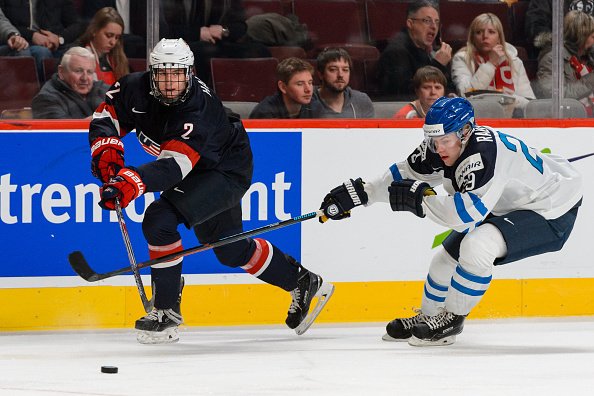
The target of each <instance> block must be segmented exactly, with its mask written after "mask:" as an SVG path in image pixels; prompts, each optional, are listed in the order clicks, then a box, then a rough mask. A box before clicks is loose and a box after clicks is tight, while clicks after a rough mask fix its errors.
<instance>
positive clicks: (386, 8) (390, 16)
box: [365, 0, 408, 51]
mask: <svg viewBox="0 0 594 396" xmlns="http://www.w3.org/2000/svg"><path fill="white" fill-rule="evenodd" d="M407 8H408V2H404V1H399V0H398V1H397V0H367V1H366V2H365V17H366V21H367V33H368V35H369V40H370V41H371V42H372V43H373V44H374V45H375V46H376V47H377V48H378V49H379V50H380V51H381V50H383V49H384V48H385V47H386V45H387V44H388V41H389V40H390V39H391V38H392V37H394V35H396V33H398V32H399V31H401V30H402V29H403V28H404V27H405V26H406V10H407Z"/></svg>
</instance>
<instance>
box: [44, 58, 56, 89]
mask: <svg viewBox="0 0 594 396" xmlns="http://www.w3.org/2000/svg"><path fill="white" fill-rule="evenodd" d="M57 71H58V59H56V58H44V59H43V78H44V81H43V82H45V81H48V80H51V78H52V76H53V75H54V73H55V72H57ZM43 82H42V85H43Z"/></svg>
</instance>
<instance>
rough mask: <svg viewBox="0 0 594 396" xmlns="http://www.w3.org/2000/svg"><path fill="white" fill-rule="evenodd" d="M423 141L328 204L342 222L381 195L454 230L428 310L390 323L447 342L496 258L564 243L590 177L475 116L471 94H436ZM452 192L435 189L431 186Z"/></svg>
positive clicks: (431, 281)
mask: <svg viewBox="0 0 594 396" xmlns="http://www.w3.org/2000/svg"><path fill="white" fill-rule="evenodd" d="M423 131H424V133H425V139H424V141H423V142H422V143H421V144H420V145H419V146H418V147H417V149H416V150H415V151H414V152H413V153H412V154H410V155H409V156H408V158H407V159H406V160H405V161H402V162H398V163H395V164H394V165H392V166H391V167H390V168H389V169H388V170H387V171H386V172H385V173H383V174H381V175H380V176H378V177H377V178H375V179H373V180H366V181H363V180H361V178H359V179H356V180H353V179H351V180H349V181H347V182H346V183H344V184H343V185H340V186H338V187H336V188H334V189H333V190H332V191H331V192H330V193H329V194H328V195H326V197H325V198H324V200H323V202H322V206H321V208H322V209H323V210H324V212H325V213H326V215H327V217H329V218H331V219H334V220H340V219H344V218H347V217H349V216H350V211H351V209H353V208H354V207H355V206H359V205H366V206H367V205H371V204H373V203H376V202H385V203H388V204H390V207H391V208H392V210H394V211H410V212H412V213H414V214H415V215H417V216H419V217H425V216H427V217H428V218H430V219H431V220H433V221H434V222H436V223H438V224H440V225H443V226H445V227H449V228H451V229H452V230H453V231H452V232H451V233H450V234H449V236H448V237H447V238H446V239H445V240H444V242H443V243H442V246H441V247H439V250H438V252H437V253H436V254H435V256H434V257H433V259H432V261H431V263H430V265H429V274H428V275H427V279H426V281H425V287H424V291H423V297H422V303H421V309H420V311H418V312H417V315H415V316H413V317H410V318H397V319H394V320H393V321H391V322H390V323H389V324H388V325H387V326H386V331H387V334H385V335H384V336H383V339H384V340H386V341H408V343H409V344H410V345H414V346H426V345H448V344H452V343H453V342H455V340H456V335H457V334H460V333H461V332H462V329H463V326H464V320H465V318H466V316H467V315H468V314H469V313H470V311H471V310H472V308H473V307H474V306H476V305H477V304H478V302H479V301H480V299H481V298H482V296H483V295H484V294H485V292H486V290H487V289H488V288H489V284H490V283H491V278H492V271H493V266H494V265H501V264H507V263H510V262H513V261H517V260H520V259H523V258H526V257H530V256H535V255H538V254H542V253H546V252H552V251H557V250H560V249H561V248H562V247H563V245H564V244H565V241H566V240H567V238H568V237H569V234H570V233H571V230H572V229H573V225H574V222H575V220H576V216H577V212H578V208H579V206H580V204H581V200H582V179H581V176H580V174H579V173H578V172H577V171H576V170H575V169H574V168H573V167H572V166H571V164H570V163H569V162H568V161H567V160H565V159H563V158H560V157H558V156H555V155H545V154H540V153H538V152H537V151H535V150H534V149H532V148H530V147H528V146H527V145H526V143H524V142H523V141H521V140H520V139H517V138H515V137H513V136H511V135H507V134H505V133H502V132H499V131H496V130H494V129H492V128H489V127H486V126H478V125H476V124H475V121H474V110H473V108H472V105H471V104H470V102H468V100H466V99H464V98H445V97H442V98H440V99H438V100H437V101H436V102H435V103H434V104H433V105H432V106H431V108H430V109H429V111H428V112H427V115H426V117H425V124H424V126H423ZM437 185H441V186H442V187H443V188H444V190H445V191H446V192H447V195H445V194H439V195H437V194H436V193H435V191H434V190H433V187H435V186H437Z"/></svg>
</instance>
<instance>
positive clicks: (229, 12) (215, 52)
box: [160, 0, 270, 83]
mask: <svg viewBox="0 0 594 396" xmlns="http://www.w3.org/2000/svg"><path fill="white" fill-rule="evenodd" d="M180 3H181V4H183V6H180ZM161 7H162V12H161V14H162V23H161V26H160V32H161V36H162V37H164V38H180V37H181V38H183V39H184V40H185V41H186V42H187V43H188V44H189V45H190V48H191V49H192V52H193V53H194V59H195V64H196V75H197V76H198V78H200V79H201V80H202V81H204V82H206V83H209V81H210V59H211V58H262V57H264V58H266V57H269V56H270V51H268V48H266V46H265V45H263V44H261V43H255V42H251V41H249V40H248V39H247V36H246V32H247V25H246V22H245V19H246V18H245V10H244V8H243V5H242V4H241V0H226V1H212V0H191V1H182V2H180V1H177V0H161Z"/></svg>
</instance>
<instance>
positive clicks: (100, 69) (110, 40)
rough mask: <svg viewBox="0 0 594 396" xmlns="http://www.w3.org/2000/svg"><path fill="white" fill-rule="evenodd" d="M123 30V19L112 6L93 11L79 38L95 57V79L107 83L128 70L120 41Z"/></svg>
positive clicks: (82, 44) (123, 74) (115, 79)
mask: <svg viewBox="0 0 594 396" xmlns="http://www.w3.org/2000/svg"><path fill="white" fill-rule="evenodd" d="M123 32H124V20H123V19H122V17H121V16H120V14H119V13H118V12H117V11H116V9H115V8H113V7H104V8H102V9H100V10H99V11H97V12H96V13H95V16H94V17H93V19H91V22H90V23H89V26H88V27H87V30H86V31H85V32H84V33H83V35H82V36H81V37H80V39H79V42H80V44H81V46H83V47H86V48H88V49H89V50H90V51H91V52H93V53H94V54H95V57H96V58H97V66H96V68H95V73H96V74H97V79H98V80H102V81H104V82H105V83H106V84H108V85H112V84H113V83H115V82H116V81H117V80H118V79H120V78H121V77H122V76H125V75H126V74H128V73H129V72H130V70H129V66H128V58H127V57H126V54H125V53H124V46H123V43H122V34H123Z"/></svg>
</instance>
